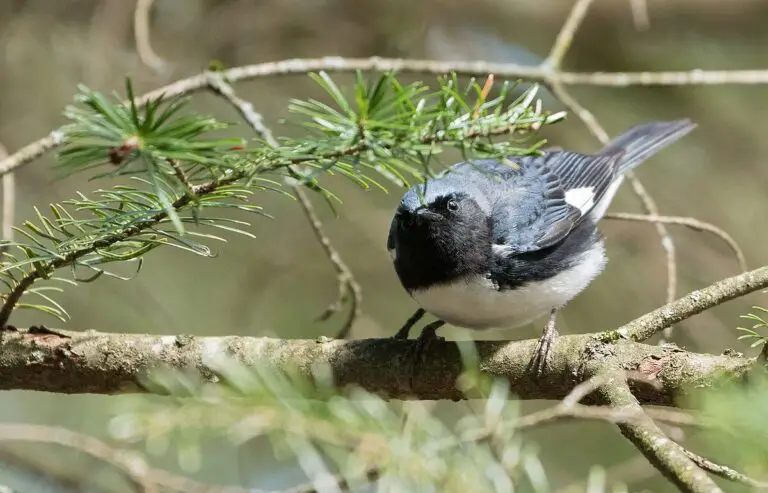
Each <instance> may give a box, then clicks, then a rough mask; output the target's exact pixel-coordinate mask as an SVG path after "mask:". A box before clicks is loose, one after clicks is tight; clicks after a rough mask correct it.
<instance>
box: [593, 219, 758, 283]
mask: <svg viewBox="0 0 768 493" xmlns="http://www.w3.org/2000/svg"><path fill="white" fill-rule="evenodd" d="M603 219H619V220H622V221H639V222H648V223H664V224H674V225H678V226H687V227H689V228H691V229H693V230H694V231H706V232H707V233H712V234H713V235H715V236H717V237H718V238H720V239H721V240H723V242H725V244H726V245H728V248H730V249H731V250H732V251H733V254H734V256H735V257H736V262H738V264H739V270H740V271H741V272H745V271H746V270H747V259H746V257H745V256H744V252H743V251H742V250H741V247H740V246H739V244H738V243H737V242H736V240H734V239H733V237H732V236H731V235H729V234H728V233H727V232H726V231H725V230H723V229H721V228H718V227H717V226H715V225H714V224H710V223H708V222H704V221H700V220H698V219H695V218H692V217H681V216H649V215H646V214H632V213H631V212H609V213H607V214H605V215H604V216H603Z"/></svg>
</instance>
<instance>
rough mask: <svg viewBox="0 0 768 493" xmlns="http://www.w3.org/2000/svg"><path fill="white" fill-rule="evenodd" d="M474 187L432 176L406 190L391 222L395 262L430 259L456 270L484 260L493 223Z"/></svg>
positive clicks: (427, 261) (426, 261)
mask: <svg viewBox="0 0 768 493" xmlns="http://www.w3.org/2000/svg"><path fill="white" fill-rule="evenodd" d="M482 201H483V198H482V197H481V196H479V195H478V194H476V193H473V190H472V189H462V188H461V187H455V186H454V187H452V186H449V185H448V184H445V183H441V182H440V181H439V180H437V181H432V182H429V183H428V185H427V186H426V187H424V185H417V186H414V187H413V188H411V189H410V190H408V191H407V192H406V193H405V195H404V196H403V198H402V200H401V201H400V205H399V206H398V208H397V212H396V213H395V218H394V221H393V224H392V239H393V240H394V244H393V245H392V246H393V247H394V248H395V252H394V253H395V255H396V258H397V260H396V264H398V263H399V264H401V266H404V265H405V264H409V265H410V266H411V268H417V266H420V267H418V268H426V266H428V265H432V266H433V267H436V266H437V264H440V266H441V268H445V269H449V270H452V271H455V269H460V268H462V267H461V266H462V265H468V264H472V263H474V262H485V259H486V258H487V255H489V254H490V251H491V225H490V219H489V217H488V214H487V213H486V212H485V211H484V210H483V208H482V207H481V206H480V203H482Z"/></svg>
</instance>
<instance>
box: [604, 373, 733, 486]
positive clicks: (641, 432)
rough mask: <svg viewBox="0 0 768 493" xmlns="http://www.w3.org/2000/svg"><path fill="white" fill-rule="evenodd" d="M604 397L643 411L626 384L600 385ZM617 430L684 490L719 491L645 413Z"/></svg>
mask: <svg viewBox="0 0 768 493" xmlns="http://www.w3.org/2000/svg"><path fill="white" fill-rule="evenodd" d="M601 390H602V397H603V398H604V399H605V401H606V402H607V403H608V404H609V405H611V406H614V407H617V408H626V409H628V410H635V411H636V412H638V413H640V412H642V408H641V407H640V403H639V402H638V401H637V399H636V398H635V396H633V395H632V393H631V392H630V389H629V386H627V385H626V384H623V383H622V384H619V383H616V382H613V383H611V384H608V385H605V386H603V387H601ZM618 427H619V430H620V431H621V434H622V435H624V436H625V437H626V438H627V439H628V440H629V441H630V442H632V443H633V444H634V445H635V447H637V449H638V450H639V451H640V452H641V453H642V454H643V455H644V456H645V458H646V459H648V461H649V462H650V463H651V464H653V466H654V467H655V468H656V469H658V470H659V471H661V473H662V474H663V475H664V476H665V477H666V478H667V479H669V480H670V481H671V482H672V483H674V484H675V485H676V486H677V487H678V488H679V489H680V491H681V492H683V493H722V490H721V489H720V488H719V487H718V486H717V484H715V482H714V481H713V480H712V478H710V477H709V476H708V475H707V473H706V472H704V471H703V470H702V469H701V468H700V467H698V466H697V465H696V463H695V462H693V461H692V460H691V459H690V458H689V457H688V456H687V455H686V453H685V451H684V450H683V448H682V447H680V446H679V445H678V444H676V443H675V442H673V441H672V440H670V439H669V437H667V436H666V435H665V434H664V432H662V431H661V429H660V428H659V427H658V426H657V425H656V423H654V422H653V420H652V419H651V418H649V417H648V416H645V418H644V419H642V420H641V421H639V422H638V421H633V422H627V423H619V424H618Z"/></svg>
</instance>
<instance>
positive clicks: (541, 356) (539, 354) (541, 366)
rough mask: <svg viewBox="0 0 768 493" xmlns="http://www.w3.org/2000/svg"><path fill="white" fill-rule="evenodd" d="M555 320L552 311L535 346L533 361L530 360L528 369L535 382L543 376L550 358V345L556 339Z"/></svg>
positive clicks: (554, 311) (555, 315) (554, 314)
mask: <svg viewBox="0 0 768 493" xmlns="http://www.w3.org/2000/svg"><path fill="white" fill-rule="evenodd" d="M556 318H557V310H552V312H551V313H550V315H549V320H548V321H547V325H545V326H544V332H543V333H542V334H541V337H540V338H539V342H538V343H537V344H536V350H535V352H534V354H533V359H531V366H530V367H531V369H532V370H533V371H534V377H535V378H536V379H537V380H538V379H539V378H541V377H542V376H543V375H544V371H545V370H546V368H547V365H548V364H549V360H550V357H551V352H552V344H553V343H554V342H555V339H556V338H557V327H556V326H555V320H556Z"/></svg>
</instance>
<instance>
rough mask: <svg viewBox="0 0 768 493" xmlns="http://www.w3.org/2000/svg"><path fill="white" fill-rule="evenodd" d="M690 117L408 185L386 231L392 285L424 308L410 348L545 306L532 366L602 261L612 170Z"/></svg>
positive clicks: (685, 126) (617, 173) (619, 177)
mask: <svg viewBox="0 0 768 493" xmlns="http://www.w3.org/2000/svg"><path fill="white" fill-rule="evenodd" d="M695 126H696V125H695V124H694V123H693V122H691V121H690V120H687V119H684V120H676V121H661V122H651V123H646V124H641V125H637V126H635V127H633V128H631V129H629V130H627V131H626V132H625V133H623V134H622V135H620V136H619V137H617V138H616V139H614V140H613V141H611V142H610V143H609V144H608V145H607V146H605V147H604V148H603V149H602V150H601V151H600V152H599V153H597V154H594V155H590V154H580V153H577V152H569V151H564V150H560V149H550V150H545V151H543V152H542V153H541V155H539V156H524V157H509V158H508V159H507V162H502V161H497V160H476V161H473V162H461V163H458V164H455V165H453V166H452V167H450V168H449V169H447V170H446V172H444V173H443V174H442V175H440V176H438V177H437V178H435V179H432V180H427V181H426V182H425V183H423V184H418V185H415V186H414V187H412V188H411V189H409V190H408V191H407V192H406V193H405V195H404V196H403V198H402V200H401V202H400V205H399V206H398V208H397V211H396V213H395V217H394V219H393V220H392V225H391V227H390V231H389V237H388V239H387V248H388V250H389V252H390V255H391V256H392V260H393V262H394V266H395V270H396V272H397V275H398V277H399V278H400V282H401V283H402V285H403V287H405V289H406V290H407V291H408V293H410V295H411V296H412V297H413V298H414V300H416V302H417V303H418V305H419V306H420V307H421V308H419V310H417V311H416V313H415V314H414V315H413V316H412V317H411V318H410V319H409V320H408V321H407V322H406V323H405V325H404V326H403V327H402V328H401V329H400V331H399V332H398V333H397V334H396V336H395V337H397V338H407V337H408V333H409V332H410V329H411V327H412V326H413V325H414V324H415V323H416V322H418V320H419V319H421V317H422V316H423V315H424V314H425V312H429V313H431V314H432V315H434V316H436V317H437V318H438V320H437V321H436V322H433V323H431V324H429V325H427V326H426V327H425V328H424V329H423V331H422V333H421V335H420V336H419V338H418V341H419V345H417V347H419V348H420V349H423V346H424V344H425V343H427V342H429V341H430V340H431V339H434V338H435V337H436V334H435V331H436V330H437V329H438V328H439V327H441V326H442V325H444V324H446V323H449V324H451V325H455V326H458V327H464V328H469V329H487V328H513V327H519V326H521V325H525V324H528V323H530V322H532V321H533V320H535V319H537V318H539V317H541V316H543V315H545V314H547V313H549V321H548V323H547V324H546V327H545V329H544V333H543V335H542V337H541V339H540V340H539V344H538V346H537V351H536V354H535V355H534V358H533V360H532V364H533V365H534V367H535V370H536V372H537V374H540V373H541V371H542V370H543V368H544V367H545V365H546V363H547V359H548V358H547V356H548V354H549V350H550V347H551V345H552V342H553V340H554V339H555V337H556V335H557V331H556V329H555V318H556V313H557V310H558V309H559V308H561V307H563V306H564V305H565V304H566V303H568V302H569V301H571V300H572V299H573V298H574V297H575V296H576V295H578V294H579V293H581V292H582V291H583V290H584V289H585V288H586V287H587V286H588V285H589V284H590V283H591V282H592V280H593V279H595V277H597V275H598V274H599V273H600V272H601V271H602V270H603V268H604V267H605V264H606V256H605V247H604V245H603V237H602V235H601V234H600V233H599V232H598V230H597V222H598V221H599V220H600V219H601V218H602V216H603V214H604V213H605V211H606V209H607V208H608V205H609V204H610V202H611V199H613V196H614V195H615V194H616V191H617V190H618V188H619V186H620V185H621V183H622V181H623V178H624V174H625V173H626V172H627V171H629V170H631V169H632V168H634V167H636V166H637V165H639V164H640V163H642V162H643V161H645V160H646V159H648V158H649V157H651V156H652V155H654V154H656V153H657V152H658V151H660V150H661V149H663V148H664V147H666V146H668V145H669V144H671V143H673V142H675V141H676V140H678V139H680V138H681V137H683V136H684V135H686V134H687V133H688V132H690V131H691V130H693V129H694V128H695Z"/></svg>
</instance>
